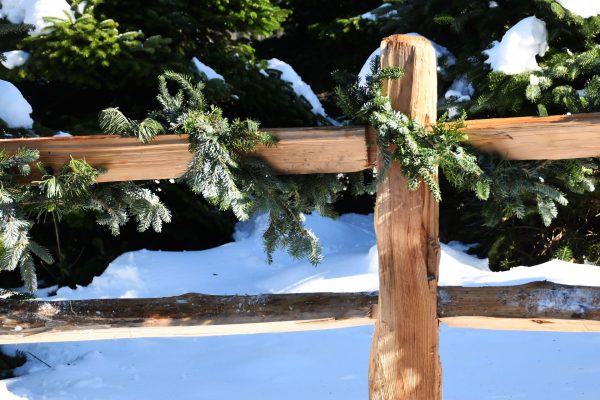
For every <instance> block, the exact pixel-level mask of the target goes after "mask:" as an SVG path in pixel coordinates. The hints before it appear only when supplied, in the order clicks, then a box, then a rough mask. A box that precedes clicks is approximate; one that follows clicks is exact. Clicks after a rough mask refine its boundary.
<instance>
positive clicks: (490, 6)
mask: <svg viewBox="0 0 600 400" xmlns="http://www.w3.org/2000/svg"><path fill="white" fill-rule="evenodd" d="M488 7H489V8H496V7H498V3H497V2H495V1H490V2H489V3H488Z"/></svg>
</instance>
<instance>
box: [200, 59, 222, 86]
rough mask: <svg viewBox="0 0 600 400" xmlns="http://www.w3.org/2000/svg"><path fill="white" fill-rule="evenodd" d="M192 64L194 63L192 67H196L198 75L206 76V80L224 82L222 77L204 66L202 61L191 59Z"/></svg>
mask: <svg viewBox="0 0 600 400" xmlns="http://www.w3.org/2000/svg"><path fill="white" fill-rule="evenodd" d="M192 63H194V67H196V71H198V73H200V74H204V75H206V79H207V80H209V81H210V80H211V79H218V80H220V81H223V82H224V81H225V78H223V75H221V74H219V73H217V72H216V71H215V70H214V69H212V68H211V67H209V66H208V65H206V64H204V63H203V62H202V61H200V60H198V59H197V58H196V57H193V58H192Z"/></svg>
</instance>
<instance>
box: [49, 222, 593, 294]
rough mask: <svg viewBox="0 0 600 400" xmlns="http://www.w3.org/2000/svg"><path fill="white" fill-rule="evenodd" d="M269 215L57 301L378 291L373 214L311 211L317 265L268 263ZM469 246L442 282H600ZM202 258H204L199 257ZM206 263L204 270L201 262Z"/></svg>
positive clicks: (584, 269) (141, 256) (117, 269)
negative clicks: (511, 264)
mask: <svg viewBox="0 0 600 400" xmlns="http://www.w3.org/2000/svg"><path fill="white" fill-rule="evenodd" d="M266 223H267V220H266V216H255V217H254V218H253V219H251V220H250V221H248V222H243V223H239V224H238V225H237V228H236V233H235V235H234V242H232V243H228V244H226V245H223V246H220V247H216V248H213V249H209V250H203V251H189V252H163V251H148V250H141V251H136V252H130V253H126V254H123V255H122V256H120V257H119V258H117V259H116V260H115V261H114V262H112V263H111V264H110V266H109V267H108V269H107V270H106V271H105V272H104V273H103V274H102V276H99V277H96V278H94V280H93V281H92V283H91V284H90V285H89V286H87V287H78V288H77V289H71V288H68V287H65V288H61V289H60V290H58V293H57V296H56V298H51V299H73V300H74V299H93V298H128V297H162V296H174V295H178V294H183V293H188V292H200V293H207V294H259V293H310V292H321V291H328V292H359V291H373V290H377V289H378V285H379V283H378V272H377V271H378V258H377V247H376V240H375V233H374V230H373V217H372V216H371V215H369V216H365V215H356V214H345V215H342V216H341V217H340V218H339V219H337V220H331V219H328V218H324V217H321V216H319V215H308V216H306V224H307V226H308V227H309V228H310V229H312V230H313V231H314V232H315V234H316V235H317V236H318V237H319V238H320V239H321V242H322V245H323V253H324V256H325V259H324V261H323V263H322V264H320V265H318V266H317V267H316V268H314V267H312V266H311V265H310V264H309V263H308V262H307V261H304V260H294V259H292V258H291V257H290V256H288V255H287V254H286V253H285V252H283V251H278V252H276V254H275V261H274V263H273V264H272V265H268V264H266V263H265V255H264V253H263V247H262V233H263V232H264V230H265V229H266ZM465 249H466V248H465V246H464V245H461V244H460V243H456V242H452V243H450V244H448V245H446V244H442V256H441V263H440V279H439V284H440V285H442V286H455V285H459V286H496V285H506V284H522V283H527V282H532V281H538V280H550V281H553V282H557V283H563V284H569V285H577V284H585V285H587V286H600V268H598V267H596V266H592V265H578V264H571V263H567V262H563V261H558V260H554V261H550V262H548V263H545V264H542V265H539V266H535V267H518V268H513V269H511V270H509V271H506V272H491V271H490V270H489V268H488V264H487V260H485V259H479V258H477V257H474V256H471V255H468V254H466V253H465ZM199 260H201V262H199ZM198 265H201V266H202V267H201V268H198V267H197V266H198Z"/></svg>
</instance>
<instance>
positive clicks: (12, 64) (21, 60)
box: [2, 50, 30, 69]
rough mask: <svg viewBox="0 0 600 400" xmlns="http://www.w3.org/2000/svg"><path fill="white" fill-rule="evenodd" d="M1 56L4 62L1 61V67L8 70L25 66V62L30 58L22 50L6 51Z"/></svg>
mask: <svg viewBox="0 0 600 400" xmlns="http://www.w3.org/2000/svg"><path fill="white" fill-rule="evenodd" d="M2 54H3V55H4V58H5V60H4V61H2V65H4V66H5V67H6V68H8V69H13V68H17V67H20V66H21V65H23V64H25V63H26V62H27V60H29V56H30V54H29V53H28V52H26V51H23V50H13V51H6V52H4V53H2Z"/></svg>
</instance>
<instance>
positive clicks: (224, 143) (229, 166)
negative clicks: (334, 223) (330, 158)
mask: <svg viewBox="0 0 600 400" xmlns="http://www.w3.org/2000/svg"><path fill="white" fill-rule="evenodd" d="M203 89H204V84H203V83H201V82H195V81H194V80H192V78H190V77H188V76H186V75H182V74H178V73H174V72H166V73H165V74H163V75H162V76H160V78H159V94H158V97H157V99H158V102H159V104H160V106H161V108H160V109H158V110H155V111H152V112H150V113H148V116H147V117H146V118H145V119H143V120H142V121H136V120H132V119H129V118H127V117H126V116H125V115H123V114H122V113H121V112H120V111H119V110H118V109H116V108H110V109H106V110H104V111H103V112H102V113H101V115H100V124H101V126H102V128H103V129H104V131H105V132H107V133H113V134H115V133H116V134H119V135H128V136H131V135H133V136H137V137H138V138H139V139H140V140H141V141H142V142H149V141H151V140H152V139H153V138H154V137H155V136H156V135H157V134H159V133H171V134H181V133H183V132H185V133H187V134H189V141H190V152H191V153H192V154H193V159H192V161H191V163H190V165H189V167H188V170H187V172H186V173H185V174H184V175H183V177H182V178H181V180H182V181H184V182H185V183H187V185H188V186H189V187H190V189H191V190H192V191H193V192H194V193H197V194H200V195H202V196H203V197H204V198H205V199H206V200H208V201H209V202H211V203H212V204H214V205H215V206H217V207H219V208H220V209H221V210H231V211H232V212H233V213H234V214H235V216H236V217H237V218H238V219H239V220H242V221H243V220H246V219H248V218H249V217H250V215H251V214H253V213H255V212H264V213H267V214H268V216H269V224H268V226H267V229H266V231H265V232H264V235H263V239H264V245H265V250H266V253H267V259H268V261H269V262H271V261H272V259H273V258H272V257H273V253H274V251H275V250H276V249H278V248H284V249H286V250H287V251H288V253H289V254H290V255H291V256H293V257H294V258H307V259H308V260H309V261H310V262H311V263H312V264H315V265H316V264H318V263H319V262H320V261H321V259H322V251H321V245H320V243H319V240H318V239H317V237H316V236H315V235H314V233H313V232H311V231H310V230H309V229H307V228H306V227H305V226H304V214H306V213H312V212H313V211H317V212H319V213H320V214H322V215H326V216H332V217H333V216H335V213H334V211H333V209H332V207H331V204H332V203H333V202H334V201H335V199H336V198H337V193H338V192H340V191H341V190H343V185H342V183H341V182H340V180H339V178H337V176H336V175H311V176H304V177H302V176H299V177H298V176H279V175H276V174H275V173H274V171H272V170H271V169H270V168H269V167H268V165H267V164H265V163H264V162H263V161H261V160H259V159H256V158H252V157H250V156H249V155H250V153H252V151H254V150H255V149H256V146H258V145H266V146H272V145H275V144H276V142H277V139H276V138H275V137H273V136H271V135H269V134H267V133H265V132H261V131H260V130H259V125H258V123H257V122H255V121H252V120H238V119H235V120H229V119H228V118H226V117H224V116H223V114H222V112H221V110H220V109H219V108H217V107H214V106H210V105H208V104H207V102H206V100H205V97H204V95H203V92H202V91H203Z"/></svg>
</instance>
